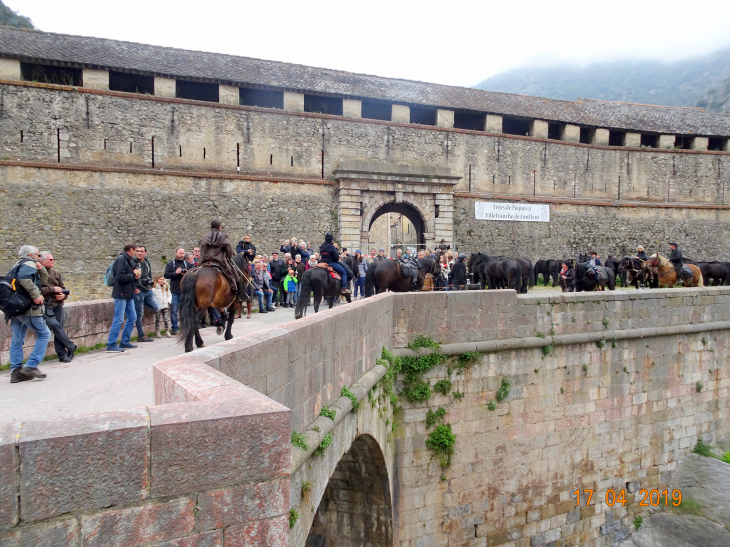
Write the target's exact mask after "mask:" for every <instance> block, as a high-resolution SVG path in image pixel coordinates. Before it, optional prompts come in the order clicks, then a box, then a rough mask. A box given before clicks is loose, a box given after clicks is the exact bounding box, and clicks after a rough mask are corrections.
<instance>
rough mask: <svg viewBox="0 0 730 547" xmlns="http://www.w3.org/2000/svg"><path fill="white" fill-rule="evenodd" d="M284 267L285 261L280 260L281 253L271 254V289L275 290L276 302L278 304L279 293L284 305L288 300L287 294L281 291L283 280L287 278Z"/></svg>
mask: <svg viewBox="0 0 730 547" xmlns="http://www.w3.org/2000/svg"><path fill="white" fill-rule="evenodd" d="M283 267H284V261H283V260H282V259H281V258H279V253H277V252H273V253H271V259H270V260H269V268H270V269H271V282H270V283H269V284H270V285H271V288H272V289H274V299H273V300H274V302H276V298H277V297H276V295H277V293H278V294H279V295H280V297H281V303H282V304H284V299H285V298H286V292H285V291H282V290H280V287H281V280H282V279H284V278H285V277H286V273H285V272H283V271H282V268H283Z"/></svg>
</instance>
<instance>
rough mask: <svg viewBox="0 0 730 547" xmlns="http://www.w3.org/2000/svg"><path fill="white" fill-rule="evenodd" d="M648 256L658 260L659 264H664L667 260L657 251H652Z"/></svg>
mask: <svg viewBox="0 0 730 547" xmlns="http://www.w3.org/2000/svg"><path fill="white" fill-rule="evenodd" d="M650 258H656V259H657V260H658V261H659V266H666V265H667V262H669V259H668V258H665V257H663V256H662V255H660V254H659V253H654V254H653V255H651V257H650Z"/></svg>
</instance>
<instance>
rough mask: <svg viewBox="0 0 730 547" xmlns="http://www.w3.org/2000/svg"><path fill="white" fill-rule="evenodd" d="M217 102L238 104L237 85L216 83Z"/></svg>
mask: <svg viewBox="0 0 730 547" xmlns="http://www.w3.org/2000/svg"><path fill="white" fill-rule="evenodd" d="M218 102H219V103H223V104H240V103H241V95H240V92H239V91H238V86H235V85H223V84H220V85H218Z"/></svg>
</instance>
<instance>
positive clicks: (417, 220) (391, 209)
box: [360, 201, 433, 252]
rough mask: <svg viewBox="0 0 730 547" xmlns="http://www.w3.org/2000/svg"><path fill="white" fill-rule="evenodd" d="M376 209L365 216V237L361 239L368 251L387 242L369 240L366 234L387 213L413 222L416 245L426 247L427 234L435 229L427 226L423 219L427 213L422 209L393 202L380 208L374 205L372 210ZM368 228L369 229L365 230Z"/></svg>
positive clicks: (404, 203) (370, 238) (408, 204)
mask: <svg viewBox="0 0 730 547" xmlns="http://www.w3.org/2000/svg"><path fill="white" fill-rule="evenodd" d="M375 207H377V210H375V211H374V212H372V211H371V212H370V213H366V214H365V215H364V216H363V230H362V232H363V235H362V236H361V237H360V242H361V244H362V245H363V246H364V247H365V248H366V249H367V248H369V247H372V246H373V245H375V244H376V243H377V244H382V243H383V242H384V241H385V239H375V240H373V237H369V238H368V236H367V235H365V234H366V233H369V232H370V230H372V228H373V224H374V223H375V221H376V220H378V218H380V217H382V216H383V215H384V214H386V213H398V214H400V215H402V216H404V217H406V218H407V219H408V220H410V221H411V224H413V227H414V228H415V230H416V241H415V243H418V245H419V248H422V247H421V246H422V245H425V243H426V238H425V233H426V232H433V228H431V229H430V230H429V229H428V227H427V226H426V222H425V220H424V218H423V215H424V214H426V213H425V212H424V211H423V210H422V208H420V209H419V208H417V207H414V206H413V205H411V204H410V203H406V202H401V203H396V202H395V201H391V202H388V203H385V204H383V205H379V206H378V205H373V207H372V209H375ZM366 227H367V229H365V228H366ZM388 228H389V227H387V226H386V229H388ZM393 243H395V241H393ZM365 252H367V251H365Z"/></svg>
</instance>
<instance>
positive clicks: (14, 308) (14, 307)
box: [0, 259, 33, 322]
mask: <svg viewBox="0 0 730 547" xmlns="http://www.w3.org/2000/svg"><path fill="white" fill-rule="evenodd" d="M26 262H32V261H31V260H29V259H25V260H21V261H20V262H19V263H18V265H17V266H15V268H13V269H12V270H10V271H9V272H8V274H7V275H3V276H0V311H2V312H3V313H4V314H5V321H6V322H7V321H8V320H9V319H10V318H12V317H16V316H18V315H20V314H22V313H25V312H26V311H28V309H29V308H30V307H31V306H32V305H33V299H32V298H31V297H30V295H29V294H28V291H26V290H25V289H24V288H23V286H22V285H20V283H18V271H19V270H20V267H21V266H22V265H23V264H25V263H26Z"/></svg>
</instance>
